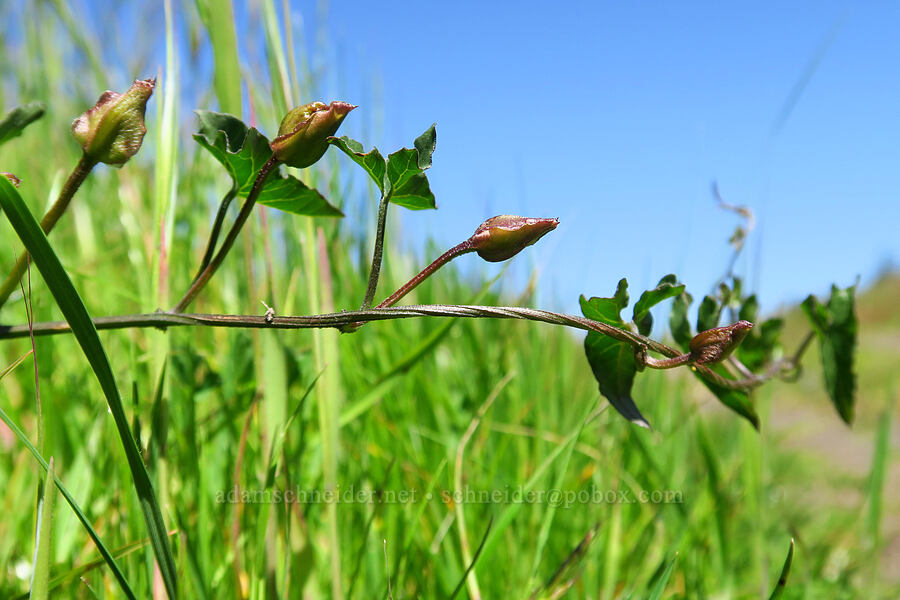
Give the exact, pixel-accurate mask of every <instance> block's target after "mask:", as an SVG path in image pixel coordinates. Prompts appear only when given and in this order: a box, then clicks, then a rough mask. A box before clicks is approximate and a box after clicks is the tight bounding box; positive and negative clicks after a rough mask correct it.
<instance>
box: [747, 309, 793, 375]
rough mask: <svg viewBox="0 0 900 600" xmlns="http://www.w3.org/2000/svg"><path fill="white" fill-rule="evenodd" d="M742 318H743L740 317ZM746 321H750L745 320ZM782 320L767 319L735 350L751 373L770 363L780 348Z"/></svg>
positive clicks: (751, 331) (752, 330)
mask: <svg viewBox="0 0 900 600" xmlns="http://www.w3.org/2000/svg"><path fill="white" fill-rule="evenodd" d="M741 318H743V317H741ZM747 320H748V321H749V320H750V319H747ZM782 329H784V320H783V319H778V318H774V319H768V320H766V321H763V323H762V324H761V325H757V326H755V327H754V328H753V329H751V330H750V333H749V334H748V335H747V337H746V338H744V341H743V342H741V345H740V346H738V348H737V356H738V358H739V359H740V361H741V362H742V363H744V365H746V366H747V368H749V369H750V370H751V371H757V370H758V369H760V368H761V367H764V366H765V365H767V364H769V363H770V362H771V361H772V356H773V354H774V353H775V350H776V349H777V348H780V347H781V343H780V341H779V340H780V339H781V331H782Z"/></svg>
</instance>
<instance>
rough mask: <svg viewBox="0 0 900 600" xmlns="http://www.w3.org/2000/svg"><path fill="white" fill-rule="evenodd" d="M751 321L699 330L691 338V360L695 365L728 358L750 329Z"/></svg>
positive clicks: (751, 326)
mask: <svg viewBox="0 0 900 600" xmlns="http://www.w3.org/2000/svg"><path fill="white" fill-rule="evenodd" d="M752 328H753V323H751V322H750V321H738V322H737V323H735V324H734V325H727V326H725V327H716V328H715V329H708V330H706V331H701V332H700V333H698V334H697V335H695V336H694V338H693V339H692V340H691V343H690V349H691V362H692V363H694V364H696V365H705V364H710V363H717V362H721V361H723V360H725V359H726V358H728V357H729V356H730V355H731V353H732V352H734V349H735V348H737V347H738V346H739V345H740V343H741V342H742V341H744V338H745V337H747V334H748V333H750V330H751V329H752Z"/></svg>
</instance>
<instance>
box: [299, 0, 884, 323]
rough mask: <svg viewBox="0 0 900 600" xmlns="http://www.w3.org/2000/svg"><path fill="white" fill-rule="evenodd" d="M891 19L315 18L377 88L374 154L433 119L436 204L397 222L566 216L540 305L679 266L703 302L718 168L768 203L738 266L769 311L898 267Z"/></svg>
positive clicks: (373, 12)
mask: <svg viewBox="0 0 900 600" xmlns="http://www.w3.org/2000/svg"><path fill="white" fill-rule="evenodd" d="M298 8H299V9H300V10H302V9H303V6H302V5H298ZM898 17H900V5H897V4H896V3H887V2H884V3H866V4H865V5H863V4H859V5H856V6H855V8H854V7H852V6H851V5H849V4H846V3H837V2H831V3H826V2H806V3H801V2H791V3H753V4H752V5H747V6H746V7H738V6H737V5H734V4H728V5H727V6H726V5H724V4H723V3H684V2H678V3H659V2H657V3H641V5H640V6H638V3H621V2H619V3H599V2H597V3H593V2H591V3H566V4H556V5H553V4H547V3H527V2H526V3H519V4H517V5H516V6H515V8H511V5H507V4H505V3H465V2H464V3H453V4H452V5H451V4H447V3H426V2H420V3H415V4H414V5H409V6H406V7H405V8H402V9H401V8H397V9H396V10H390V11H388V10H385V9H384V7H383V6H381V5H380V4H377V3H365V4H364V3H354V2H350V3H335V4H333V5H331V6H330V7H329V9H328V14H327V21H325V20H323V19H321V18H316V15H315V13H314V12H313V13H312V14H309V15H306V20H305V22H306V24H307V25H308V26H309V25H313V24H315V26H321V24H322V23H323V22H324V23H326V27H327V30H328V31H329V32H330V33H331V39H332V40H333V41H334V42H335V43H336V45H337V47H338V48H340V55H339V56H340V57H341V58H340V60H343V61H344V62H345V63H347V64H349V67H350V68H349V69H348V70H349V73H350V76H349V78H348V75H346V74H345V75H344V76H343V80H344V81H348V80H349V81H356V82H359V81H366V80H367V79H368V80H372V79H375V78H377V79H378V80H379V81H380V82H381V85H382V86H383V91H382V92H381V97H382V99H383V106H384V108H383V109H382V110H383V111H384V117H383V118H384V131H383V132H382V135H383V141H382V139H377V140H375V141H376V143H377V144H378V145H379V146H382V147H386V148H393V147H395V146H399V145H402V144H404V143H406V144H408V143H409V141H410V140H411V139H412V138H413V137H414V136H415V135H417V134H418V133H419V132H420V131H421V130H422V129H424V128H425V127H426V126H427V125H428V124H430V123H431V122H432V121H437V123H438V150H437V152H436V154H435V163H434V165H435V166H434V168H433V169H432V171H431V172H430V174H429V177H430V179H431V181H432V186H433V189H434V191H435V194H436V195H437V198H438V202H439V206H440V211H439V212H440V214H432V213H415V214H413V213H407V214H404V215H403V217H402V218H403V223H404V226H405V229H406V230H407V231H409V230H424V231H427V232H428V233H429V234H430V235H433V236H435V237H437V238H439V239H443V240H445V242H446V243H447V244H450V243H452V242H455V241H456V240H458V239H463V238H464V237H465V236H467V235H468V233H469V232H470V230H471V229H472V228H473V227H474V225H476V224H477V223H478V222H479V221H480V220H481V219H482V218H485V217H488V216H491V215H493V214H497V213H521V214H526V215H533V216H558V217H559V218H560V219H561V224H560V227H559V229H558V230H557V231H555V232H554V233H553V234H552V236H548V237H547V238H545V239H544V240H542V242H541V243H540V244H539V245H537V246H535V247H534V248H533V249H531V250H529V256H527V257H526V258H525V259H524V260H522V259H520V262H523V263H525V264H526V265H529V266H537V267H538V268H540V269H541V270H542V276H541V284H542V287H543V291H544V292H545V300H546V301H547V302H550V303H556V304H557V305H558V306H559V307H562V308H565V309H567V310H570V311H571V310H577V297H578V295H579V294H580V293H585V294H587V295H610V294H611V293H612V292H613V291H614V288H615V284H616V282H617V281H618V279H619V278H620V277H623V276H626V277H628V279H629V281H630V283H631V288H632V291H633V295H634V293H637V292H639V290H638V289H637V288H638V287H642V288H643V287H647V286H651V285H653V284H655V282H656V281H657V280H658V279H659V277H661V276H662V275H664V274H666V273H669V272H674V273H676V274H678V275H679V276H680V277H681V279H682V280H683V281H685V282H686V283H688V289H690V290H693V291H694V295H695V297H697V296H701V295H702V294H704V293H706V292H708V291H709V288H710V286H711V285H712V284H713V283H714V282H715V280H716V279H717V278H718V277H719V276H720V275H721V274H722V273H723V272H724V270H725V268H726V265H727V261H728V257H729V253H730V250H729V247H728V245H727V239H728V237H729V236H730V234H731V233H732V230H733V229H734V227H735V226H736V225H737V224H738V219H737V218H736V217H735V216H734V215H733V214H731V213H727V212H724V211H722V210H720V209H717V208H716V205H715V203H714V201H713V198H712V195H711V193H710V185H711V182H712V181H713V180H717V181H718V184H719V188H720V190H721V193H722V195H723V196H724V198H725V200H726V201H728V202H731V203H734V204H742V205H747V206H748V207H749V208H750V209H752V210H753V211H754V213H755V214H756V218H757V226H756V229H755V231H754V232H753V233H752V235H751V238H750V240H749V242H748V247H747V248H746V251H745V253H744V255H743V257H742V259H741V260H740V261H739V263H738V271H739V272H740V273H741V274H743V275H744V276H745V277H746V279H747V281H748V283H750V284H751V286H752V287H753V288H754V289H755V290H756V291H758V293H759V294H760V297H761V300H762V306H763V308H764V309H767V310H774V309H775V308H777V307H778V306H779V305H780V304H782V303H787V302H794V301H797V300H799V299H802V298H803V297H804V296H805V295H806V294H807V293H810V292H816V293H825V292H827V289H828V287H829V286H830V285H831V283H832V282H836V283H838V284H839V285H842V286H843V285H850V284H852V283H853V282H854V281H855V279H856V277H857V276H862V278H863V283H865V282H867V281H870V280H871V278H872V277H873V276H874V274H875V273H877V272H878V270H879V269H880V268H881V267H882V266H883V265H884V264H885V263H887V262H888V261H893V262H894V264H897V263H898V259H900V236H898V234H897V229H898V225H900V203H898V200H900V160H898V159H900V149H898V140H900V78H898V65H900V36H897V34H896V32H897V24H898V23H900V19H898ZM335 89H336V93H337V92H341V91H344V90H343V89H340V88H339V86H336V87H335ZM346 92H347V93H348V94H352V92H353V90H352V88H347V90H346ZM350 127H351V130H352V125H350ZM517 274H519V275H520V276H521V270H520V271H517Z"/></svg>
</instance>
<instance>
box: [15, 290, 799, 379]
mask: <svg viewBox="0 0 900 600" xmlns="http://www.w3.org/2000/svg"><path fill="white" fill-rule="evenodd" d="M417 317H462V318H469V319H522V320H525V321H536V322H540V323H550V324H552V325H563V326H565V327H572V328H574V329H582V330H585V331H596V332H597V333H601V334H603V335H606V336H609V337H611V338H613V339H616V340H619V341H620V342H626V343H628V344H631V345H632V346H633V347H635V348H637V349H646V350H651V351H653V352H656V353H659V354H662V355H663V356H667V357H670V358H671V357H677V356H681V352H679V351H678V350H676V349H675V348H672V347H671V346H668V345H666V344H663V343H661V342H657V341H656V340H653V339H650V338H648V337H646V336H643V335H640V334H638V333H634V332H632V331H628V330H625V329H619V328H618V327H613V326H612V325H607V324H606V323H601V322H599V321H592V320H590V319H586V318H584V317H577V316H574V315H565V314H561V313H555V312H551V311H547V310H539V309H535V308H521V307H517V306H469V305H460V304H428V305H421V306H400V307H392V308H376V309H368V310H353V311H342V312H338V313H329V314H322V315H310V316H293V317H282V316H275V317H273V316H271V315H216V314H187V313H173V312H162V311H160V312H155V313H147V314H137V315H122V316H116V317H98V318H96V319H94V325H95V326H96V327H97V329H130V328H142V327H156V328H158V329H167V328H169V327H198V326H201V327H236V328H244V329H265V328H270V329H323V328H330V327H334V328H337V329H341V328H343V327H345V326H347V325H351V324H355V323H358V322H369V321H389V320H394V319H411V318H417ZM33 332H34V335H54V334H60V333H70V332H71V328H70V327H69V324H68V323H66V322H65V321H56V322H45V323H35V324H34V326H33ZM28 335H29V329H28V326H27V325H0V339H10V338H20V337H26V336H28ZM808 344H809V341H808V340H804V343H803V344H802V345H801V348H800V349H799V350H798V352H797V354H795V356H794V357H792V358H788V359H781V360H778V361H775V362H774V363H772V364H771V365H769V368H768V369H767V370H766V371H764V372H763V373H761V374H758V375H754V376H753V377H751V378H745V379H727V378H725V377H722V376H721V375H719V374H717V373H715V372H714V371H712V370H711V369H710V368H709V367H706V366H704V365H690V367H691V368H692V369H696V370H697V371H698V372H699V373H700V374H701V375H703V376H704V377H705V378H707V379H709V380H711V381H714V382H715V383H717V384H718V385H720V386H723V387H726V388H729V389H738V390H746V389H750V388H754V387H758V386H759V385H761V384H763V383H764V382H766V381H768V380H769V379H772V378H773V377H775V376H777V375H779V374H781V373H782V372H784V371H785V370H790V369H792V368H794V367H796V365H797V362H799V359H800V356H801V355H802V353H803V351H805V349H806V347H807V346H808Z"/></svg>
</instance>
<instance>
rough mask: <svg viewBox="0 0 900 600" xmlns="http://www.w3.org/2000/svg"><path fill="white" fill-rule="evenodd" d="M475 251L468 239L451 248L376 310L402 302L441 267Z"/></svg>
mask: <svg viewBox="0 0 900 600" xmlns="http://www.w3.org/2000/svg"><path fill="white" fill-rule="evenodd" d="M474 251H475V248H473V247H472V240H471V239H468V240H466V241H464V242H461V243H459V244H457V245H455V246H453V247H452V248H450V249H449V250H447V251H446V252H444V253H443V254H441V255H440V256H439V257H437V258H436V259H435V260H434V262H432V263H431V264H430V265H428V266H427V267H425V268H424V269H422V270H421V271H419V274H418V275H416V276H415V277H413V278H412V279H410V280H409V281H407V282H406V283H405V284H403V286H402V287H400V289H398V290H397V291H396V292H394V293H393V294H391V295H390V296H388V297H387V298H385V299H384V301H383V302H382V303H381V304H379V305H378V306H376V307H375V308H387V307H388V306H393V305H394V304H396V303H397V301H398V300H400V299H401V298H403V296H405V295H407V294H408V293H410V292H411V291H413V290H414V289H416V287H417V286H418V285H419V284H420V283H422V282H423V281H425V280H426V279H428V278H429V277H431V275H432V274H433V273H434V272H435V271H437V270H438V269H440V268H441V267H443V266H444V265H446V264H447V263H448V262H450V261H451V260H453V259H454V258H456V257H457V256H460V255H462V254H467V253H469V252H474Z"/></svg>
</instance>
